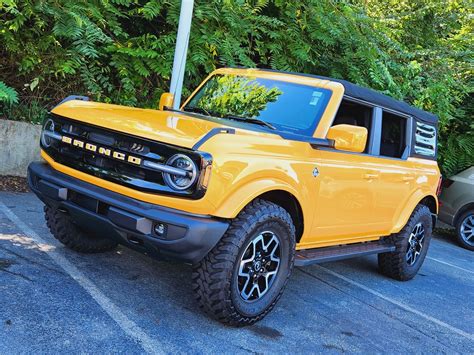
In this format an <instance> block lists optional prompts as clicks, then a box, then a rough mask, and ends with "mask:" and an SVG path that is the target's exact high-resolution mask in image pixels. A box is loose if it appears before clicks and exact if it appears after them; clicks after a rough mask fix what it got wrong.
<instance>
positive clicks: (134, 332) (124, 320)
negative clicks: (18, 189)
mask: <svg viewBox="0 0 474 355" xmlns="http://www.w3.org/2000/svg"><path fill="white" fill-rule="evenodd" d="M0 211H1V212H3V214H4V215H5V216H6V217H7V218H8V219H9V220H11V221H12V222H13V223H14V224H15V225H16V226H17V227H18V228H19V229H20V230H21V231H22V232H23V233H24V234H25V235H26V236H28V237H29V238H30V239H31V240H32V241H33V242H34V243H35V244H37V245H38V246H39V247H40V249H41V250H42V251H43V252H45V253H46V254H48V255H49V257H50V258H51V259H53V260H54V262H56V264H58V265H59V266H60V267H61V268H62V269H63V270H64V271H65V272H66V273H67V274H69V276H70V277H72V278H73V279H74V280H75V281H76V282H77V283H78V284H79V285H80V286H82V288H84V289H85V290H86V291H87V293H88V294H89V295H91V297H92V298H93V299H94V300H95V301H96V302H97V303H98V304H99V305H100V306H101V307H102V309H103V310H104V311H105V312H106V313H107V314H108V315H109V316H110V317H111V318H112V319H113V320H114V321H115V322H116V323H117V324H118V326H119V327H120V328H121V329H122V330H123V331H124V332H125V334H127V335H128V336H129V337H130V338H132V339H133V340H134V341H136V342H137V343H138V344H139V345H140V346H141V347H142V348H143V349H144V350H145V351H146V352H147V353H150V354H162V353H164V351H163V350H162V349H163V346H162V344H161V343H160V342H159V341H158V340H156V339H152V338H150V337H149V336H148V335H147V334H146V333H145V332H144V331H143V330H142V329H141V328H140V327H139V326H138V325H137V324H136V323H135V322H134V321H132V320H130V319H129V318H128V317H127V316H126V315H125V314H124V313H123V312H122V311H121V310H120V309H119V308H118V307H117V306H116V305H115V304H114V303H113V302H112V301H111V300H110V299H109V298H108V297H107V296H106V295H104V294H103V293H102V291H100V290H99V288H98V287H97V286H96V285H95V284H94V283H93V282H92V281H91V280H89V279H88V278H87V277H86V276H85V275H84V274H83V273H82V272H81V271H79V269H77V268H76V267H75V266H74V265H73V264H71V263H70V262H69V261H68V260H67V259H66V258H65V257H64V256H62V255H61V254H60V253H59V252H58V251H56V250H55V248H51V247H45V246H50V245H48V243H46V242H45V241H44V240H43V239H42V238H41V237H40V236H39V235H38V234H37V233H36V232H34V231H33V230H32V229H31V228H30V227H28V226H27V225H26V224H25V223H24V222H23V221H22V220H20V219H19V218H18V217H17V216H16V215H15V214H14V213H13V212H12V211H11V210H10V209H9V208H8V207H7V206H5V205H4V204H3V203H2V202H0Z"/></svg>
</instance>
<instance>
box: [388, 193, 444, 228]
mask: <svg viewBox="0 0 474 355" xmlns="http://www.w3.org/2000/svg"><path fill="white" fill-rule="evenodd" d="M426 197H432V198H434V200H435V201H436V206H437V205H438V198H437V197H436V195H435V194H433V193H431V191H423V190H421V189H419V190H416V191H415V192H414V193H413V194H412V195H411V196H410V197H409V199H408V201H407V203H405V204H403V206H402V207H401V211H400V213H399V214H398V219H397V220H396V221H395V223H394V226H393V228H392V233H398V232H400V231H401V230H402V229H403V227H404V226H405V225H406V224H407V222H408V220H409V219H410V216H411V214H412V213H413V211H414V210H415V208H416V206H417V205H418V204H419V203H420V202H421V201H422V200H423V199H424V198H426Z"/></svg>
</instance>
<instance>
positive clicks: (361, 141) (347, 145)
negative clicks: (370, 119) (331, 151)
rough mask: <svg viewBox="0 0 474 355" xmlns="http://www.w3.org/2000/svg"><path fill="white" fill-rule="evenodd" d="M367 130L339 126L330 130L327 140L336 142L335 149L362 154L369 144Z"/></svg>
mask: <svg viewBox="0 0 474 355" xmlns="http://www.w3.org/2000/svg"><path fill="white" fill-rule="evenodd" d="M367 134H368V132H367V128H365V127H358V126H352V125H348V124H338V125H336V126H332V127H331V128H329V131H328V134H327V138H328V139H332V140H333V141H334V148H336V149H339V150H346V151H349V152H356V153H361V152H363V151H364V149H365V145H366V143H367Z"/></svg>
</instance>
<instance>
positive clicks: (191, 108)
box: [183, 106, 213, 117]
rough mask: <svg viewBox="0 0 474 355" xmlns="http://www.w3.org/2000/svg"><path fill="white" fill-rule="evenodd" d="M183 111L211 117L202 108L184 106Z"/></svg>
mask: <svg viewBox="0 0 474 355" xmlns="http://www.w3.org/2000/svg"><path fill="white" fill-rule="evenodd" d="M183 110H184V111H185V112H194V113H200V114H203V115H206V116H209V117H213V115H211V114H210V113H209V111H207V110H206V109H204V108H202V107H195V106H186V107H185V108H184V109H183Z"/></svg>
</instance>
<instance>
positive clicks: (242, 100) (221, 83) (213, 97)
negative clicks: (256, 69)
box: [191, 75, 282, 117]
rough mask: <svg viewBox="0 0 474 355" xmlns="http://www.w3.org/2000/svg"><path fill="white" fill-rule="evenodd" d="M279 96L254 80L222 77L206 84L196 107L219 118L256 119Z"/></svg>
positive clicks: (231, 76)
mask: <svg viewBox="0 0 474 355" xmlns="http://www.w3.org/2000/svg"><path fill="white" fill-rule="evenodd" d="M281 94H282V92H281V91H280V90H278V89H277V88H271V89H269V88H267V87H266V86H265V85H260V84H259V83H258V82H257V81H255V78H251V77H239V76H236V75H223V76H220V77H216V78H214V79H211V80H210V81H208V82H207V83H206V88H205V90H204V94H203V96H202V97H201V98H199V100H197V102H196V105H197V106H198V107H201V108H203V109H205V110H207V111H209V112H215V113H217V114H218V115H220V116H221V117H225V116H228V115H236V116H241V117H257V116H258V115H259V114H260V111H262V110H265V108H266V107H267V104H269V103H270V102H274V101H276V99H277V98H278V96H280V95H281ZM191 104H193V103H191Z"/></svg>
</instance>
